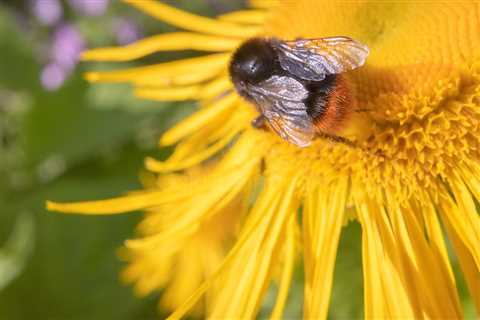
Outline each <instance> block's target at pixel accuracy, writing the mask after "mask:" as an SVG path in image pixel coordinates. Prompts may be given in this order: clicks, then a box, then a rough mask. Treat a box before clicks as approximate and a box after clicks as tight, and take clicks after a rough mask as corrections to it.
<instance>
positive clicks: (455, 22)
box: [49, 0, 480, 319]
mask: <svg viewBox="0 0 480 320" xmlns="http://www.w3.org/2000/svg"><path fill="white" fill-rule="evenodd" d="M126 2H127V3H129V4H131V5H132V6H134V7H137V8H138V9H140V10H142V11H144V12H145V13H148V14H150V15H152V16H154V17H157V18H158V19H160V20H163V21H165V22H168V23H170V24H172V25H174V26H177V27H180V28H183V29H186V30H188V32H176V33H170V34H165V35H158V36H156V37H152V38H149V39H145V40H141V41H139V42H137V43H135V44H132V45H130V46H127V47H124V48H105V49H97V50H92V51H89V52H86V53H85V54H84V58H85V59H86V60H105V61H125V60H131V59H135V58H138V57H141V56H144V55H147V54H150V53H153V52H156V51H169V50H182V49H194V50H199V51H206V52H213V53H211V54H209V55H204V56H200V57H195V58H190V59H185V60H180V61H173V62H169V63H163V64H158V65H154V66H147V67H140V68H134V69H129V70H121V71H113V72H92V73H89V74H88V75H87V79H89V80H90V81H94V82H128V83H131V84H132V85H133V86H134V87H135V93H136V95H137V96H139V97H142V98H149V99H156V100H195V101H198V102H199V109H198V111H197V112H196V113H194V114H193V115H191V116H190V117H188V118H187V119H185V120H183V121H181V122H180V123H179V124H177V125H176V126H174V127H173V128H171V129H170V130H168V131H167V132H166V133H165V134H164V135H163V136H162V138H161V140H160V143H161V144H162V145H173V144H177V146H176V149H175V152H174V153H173V154H172V156H171V157H170V158H169V159H168V160H166V161H164V162H159V161H156V160H153V159H147V161H146V166H147V168H148V169H149V170H151V171H152V172H156V173H158V174H159V175H161V174H169V173H171V172H176V171H181V170H184V169H189V168H193V167H199V166H202V165H203V164H204V163H205V162H206V161H207V160H209V159H212V158H215V159H218V160H217V161H218V162H217V163H216V164H214V165H212V166H211V167H210V169H209V170H208V172H204V173H203V174H202V179H201V181H199V180H196V179H195V180H192V181H191V183H190V184H189V187H188V188H175V187H174V186H173V187H166V188H156V189H150V190H145V191H143V192H138V193H134V194H130V195H127V196H125V197H121V198H116V199H111V200H105V201H96V202H84V203H71V204H57V203H49V208H50V209H52V210H58V211H64V212H83V213H91V214H104V213H119V212H125V211H130V210H137V209H147V210H152V209H155V208H159V207H160V208H161V207H163V206H165V207H167V208H169V210H166V211H164V212H162V213H158V214H157V216H161V218H158V219H161V220H162V221H166V222H168V223H162V224H161V227H159V228H157V227H153V228H152V229H151V230H150V231H149V232H148V233H147V234H146V235H145V236H144V237H143V238H140V239H139V240H132V241H129V242H127V244H126V245H127V247H128V248H131V249H133V250H135V249H136V248H141V250H142V252H143V254H150V253H149V252H148V250H152V251H151V252H162V251H165V250H170V248H171V246H172V245H176V244H177V239H182V240H183V239H187V238H189V237H192V236H193V235H194V234H195V233H196V232H198V231H199V230H201V228H202V226H204V225H205V223H206V222H207V221H210V219H212V217H213V216H214V215H217V214H219V215H220V214H222V213H225V214H226V212H227V211H229V210H230V209H229V208H230V207H229V206H230V205H231V204H232V202H234V201H237V200H236V199H238V198H242V197H244V198H248V199H251V200H253V203H252V204H251V205H250V206H249V208H248V213H247V214H246V216H245V218H244V219H243V220H242V223H241V229H240V231H239V233H238V235H237V239H236V242H235V244H234V245H233V246H232V247H231V249H230V250H229V251H228V254H227V255H226V256H225V258H224V259H223V261H222V262H221V264H220V265H219V267H218V268H216V270H215V272H213V273H211V274H210V276H209V277H207V278H206V280H205V281H204V282H203V284H202V285H201V286H199V287H198V289H197V290H196V291H195V292H194V293H193V294H192V295H191V296H190V297H189V298H188V299H187V300H185V303H184V304H183V305H182V306H180V307H178V308H177V309H176V311H175V312H174V314H173V315H172V318H178V317H181V316H182V315H184V314H185V312H187V310H189V309H190V308H191V307H193V306H194V305H195V303H196V302H197V301H198V300H199V299H200V298H201V297H202V295H203V294H204V293H205V292H209V293H210V292H212V291H213V292H217V294H216V295H215V298H214V299H212V300H211V301H210V302H208V307H207V313H208V315H209V316H210V317H212V318H222V317H223V318H227V317H231V318H253V317H255V315H256V314H257V312H258V309H259V307H260V305H261V303H262V298H263V296H264V294H265V291H266V289H267V288H268V287H269V285H270V283H271V281H272V280H273V279H276V278H277V277H276V275H277V273H276V270H277V269H278V268H279V267H280V269H281V273H280V275H279V277H278V281H279V290H278V296H277V300H276V305H275V307H274V310H273V311H272V318H280V317H281V315H282V310H283V307H284V304H285V301H286V297H287V294H288V289H289V286H290V282H291V275H292V269H293V266H294V262H295V259H294V258H295V255H296V253H297V251H298V246H296V245H295V243H296V237H295V230H296V228H297V227H298V226H301V228H302V234H301V240H302V243H303V257H304V265H305V292H304V293H305V298H304V317H305V318H321V319H322V318H326V316H327V312H328V305H329V297H330V292H331V286H332V277H333V267H334V262H335V256H336V250H337V246H338V240H339V236H340V233H341V230H342V225H343V224H344V222H345V221H346V220H347V219H348V218H351V215H350V214H349V215H347V214H346V212H349V213H350V212H353V218H355V219H357V220H358V221H359V222H360V224H361V227H362V238H363V239H362V246H363V273H364V303H365V317H366V318H401V317H402V318H461V317H462V310H461V307H460V303H459V298H458V293H457V289H456V281H455V278H454V276H453V272H452V268H451V265H450V260H449V256H448V254H447V248H446V243H445V238H446V237H448V239H449V241H450V242H451V243H452V245H453V248H454V251H455V254H456V256H457V257H458V260H459V263H460V266H461V268H462V271H463V275H464V277H465V279H466V282H467V284H468V287H469V290H470V294H471V296H472V297H473V302H474V304H475V305H476V307H477V311H478V310H480V236H479V235H480V217H479V214H478V213H477V209H476V206H477V201H479V200H480V161H479V160H480V158H479V156H480V154H479V152H480V149H479V138H480V128H479V114H480V64H479V62H480V49H478V48H480V4H478V3H475V2H473V1H464V2H455V3H454V4H450V3H447V2H444V3H437V2H433V1H432V2H430V1H425V2H415V1H400V2H387V1H385V2H383V1H345V2H343V1H321V2H320V1H317V0H300V1H295V2H293V1H285V2H277V1H265V0H255V1H252V8H251V9H249V10H244V11H238V12H233V13H230V14H226V15H223V16H219V17H217V18H216V19H210V18H205V17H199V16H195V15H192V14H190V13H186V12H182V11H179V10H177V9H174V8H172V7H169V6H167V5H165V4H162V3H160V2H154V1H150V0H142V1H133V0H131V1H126ZM258 35H267V36H268V35H273V36H276V37H279V38H283V39H295V38H298V37H302V38H312V37H326V36H337V35H343V36H350V37H352V38H354V39H357V40H359V41H361V42H363V43H366V44H367V45H368V46H369V48H370V51H371V54H370V56H369V58H368V60H367V64H366V66H365V67H363V68H360V69H358V70H355V71H354V72H351V73H349V74H348V76H349V80H350V81H351V82H352V84H353V85H354V86H355V98H356V102H357V104H358V106H359V107H360V108H361V109H367V110H370V112H367V113H359V114H357V115H355V116H354V117H352V119H350V121H349V123H348V127H347V128H345V129H344V132H343V133H342V134H343V135H345V136H348V137H350V138H351V139H355V140H357V141H358V143H359V145H361V148H349V147H347V146H344V145H342V144H333V143H331V142H329V141H324V140H322V139H317V140H316V141H314V143H313V144H312V145H311V146H310V147H308V148H304V149H300V148H297V147H295V146H292V145H289V144H288V143H286V142H285V141H283V140H281V139H280V138H279V137H277V136H276V135H275V134H273V133H271V132H266V131H262V130H257V129H254V128H252V127H251V125H250V121H251V120H252V119H253V118H254V117H255V116H256V114H255V111H254V108H253V107H252V106H251V105H249V104H248V103H246V102H244V101H243V100H242V99H240V98H239V97H238V96H237V94H236V93H234V92H233V90H232V84H231V83H230V81H229V77H228V74H227V66H228V62H229V59H230V56H231V54H232V51H233V50H235V48H236V47H238V46H239V45H240V44H241V42H242V41H244V40H246V39H248V38H250V37H253V36H258ZM252 186H253V187H252ZM299 209H302V216H301V221H298V219H296V214H297V211H298V210H299ZM148 264H149V266H148V268H153V269H152V270H150V271H148V270H149V269H142V270H140V271H138V274H140V273H141V274H144V275H145V277H149V274H154V273H155V272H157V270H156V269H155V265H159V264H161V260H160V259H158V258H156V259H155V261H154V262H149V263H148ZM159 268H160V267H159ZM139 269H141V267H139ZM155 283H156V285H157V286H162V285H163V283H162V282H161V281H157V282H154V283H152V285H154V284H155ZM212 286H214V289H215V290H213V289H212V288H213V287H212ZM209 289H211V290H209Z"/></svg>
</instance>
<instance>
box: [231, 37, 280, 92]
mask: <svg viewBox="0 0 480 320" xmlns="http://www.w3.org/2000/svg"><path fill="white" fill-rule="evenodd" d="M275 61H276V53H275V50H274V49H273V47H272V46H271V45H270V43H269V41H268V40H267V39H262V38H254V39H250V40H248V41H246V42H245V43H243V44H242V45H241V46H240V47H239V48H238V49H237V51H235V53H234V54H233V57H232V60H231V62H230V68H229V71H230V76H231V78H232V81H233V82H234V83H235V84H236V85H237V86H238V85H240V86H243V85H244V84H245V83H249V84H257V83H259V82H261V81H263V80H266V79H267V78H269V77H270V76H271V75H272V73H273V67H274V63H275Z"/></svg>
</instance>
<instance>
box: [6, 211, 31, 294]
mask: <svg viewBox="0 0 480 320" xmlns="http://www.w3.org/2000/svg"><path fill="white" fill-rule="evenodd" d="M34 227H35V225H34V222H33V219H32V216H31V215H30V214H28V213H22V214H20V215H19V216H18V218H17V221H16V223H15V228H14V229H13V231H12V233H11V235H10V237H9V238H8V240H7V242H6V243H5V245H4V246H3V247H2V248H0V290H3V289H4V288H5V287H6V286H7V285H8V284H9V283H10V282H12V281H13V280H14V279H15V278H16V277H18V275H19V274H20V273H21V272H22V270H23V269H24V268H25V264H26V263H27V261H28V258H29V257H30V254H31V252H32V249H33V245H34V242H35V241H34Z"/></svg>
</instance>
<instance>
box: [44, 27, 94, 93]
mask: <svg viewBox="0 0 480 320" xmlns="http://www.w3.org/2000/svg"><path fill="white" fill-rule="evenodd" d="M84 47H85V43H84V40H83V37H82V35H81V34H80V32H79V31H78V30H77V29H76V28H75V27H74V26H72V25H69V24H63V25H60V26H58V27H57V28H56V29H55V32H54V34H53V39H52V45H51V47H50V63H49V64H47V65H46V66H45V67H44V68H43V70H42V74H41V75H40V80H41V82H42V85H43V87H44V88H45V89H47V90H56V89H58V88H59V87H60V86H61V85H62V84H63V82H64V81H65V79H66V78H67V77H68V76H69V75H70V73H71V72H72V71H73V69H74V68H75V65H76V64H77V62H78V60H79V58H80V53H81V52H82V50H83V49H84Z"/></svg>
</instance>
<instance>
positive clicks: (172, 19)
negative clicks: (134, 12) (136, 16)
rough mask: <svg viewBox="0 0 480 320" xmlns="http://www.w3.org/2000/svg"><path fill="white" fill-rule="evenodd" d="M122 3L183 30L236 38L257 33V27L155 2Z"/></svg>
mask: <svg viewBox="0 0 480 320" xmlns="http://www.w3.org/2000/svg"><path fill="white" fill-rule="evenodd" d="M124 2H126V3H128V4H130V5H131V6H133V7H136V8H137V9H139V10H141V11H143V12H145V13H146V14H149V15H151V16H152V17H155V18H157V19H159V20H161V21H163V22H166V23H168V24H171V25H173V26H176V27H179V28H183V29H185V30H190V31H196V32H201V33H207V34H213V35H219V36H226V37H237V38H249V37H252V36H254V35H255V34H257V33H258V32H259V28H258V27H252V26H243V25H238V24H235V23H230V22H226V21H218V20H215V19H210V18H207V17H202V16H197V15H195V14H192V13H188V12H185V11H182V10H179V9H177V8H174V7H171V6H168V5H166V4H164V3H161V2H157V1H152V0H142V1H137V0H124Z"/></svg>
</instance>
